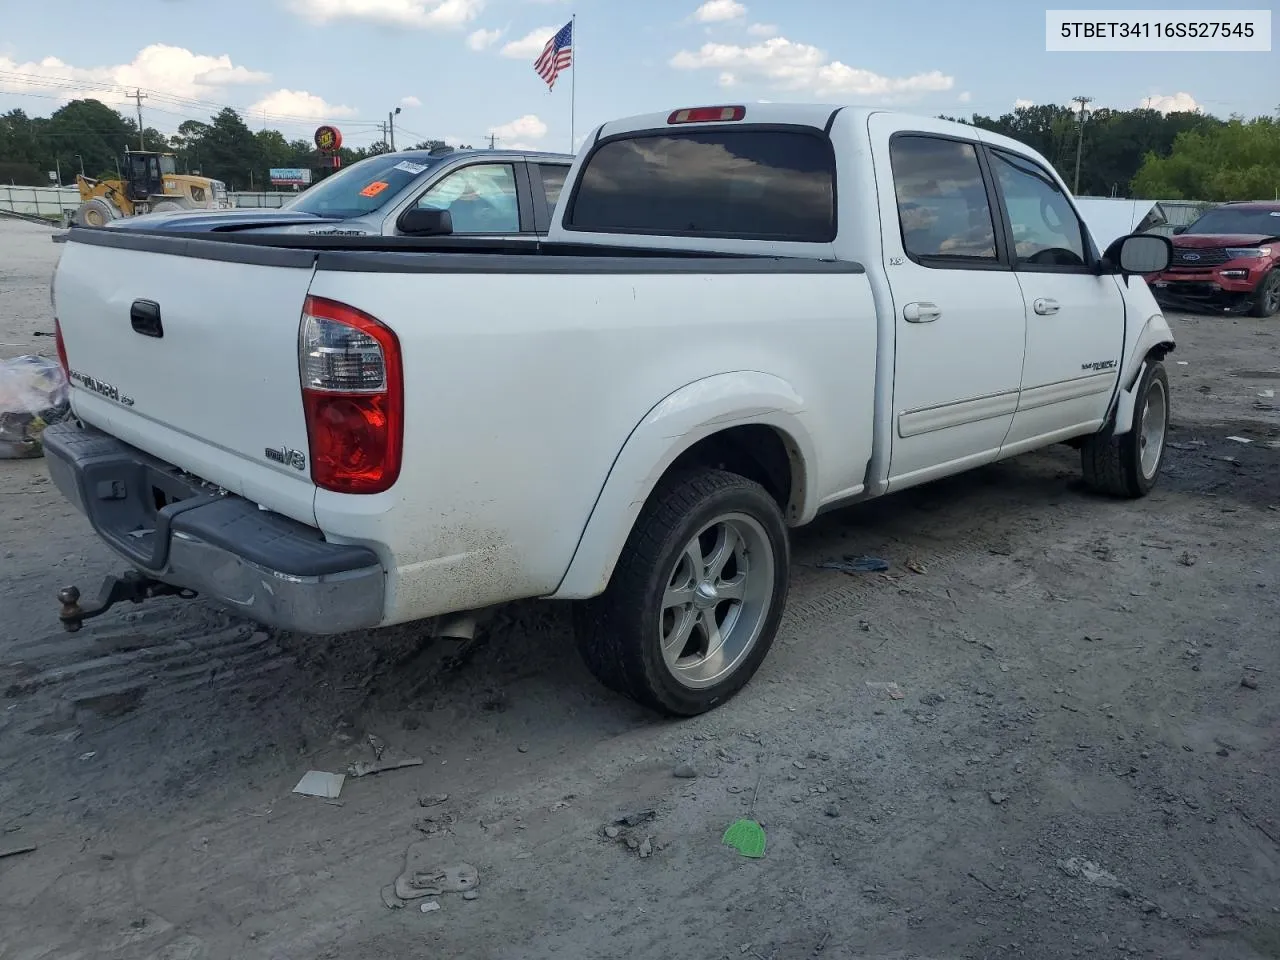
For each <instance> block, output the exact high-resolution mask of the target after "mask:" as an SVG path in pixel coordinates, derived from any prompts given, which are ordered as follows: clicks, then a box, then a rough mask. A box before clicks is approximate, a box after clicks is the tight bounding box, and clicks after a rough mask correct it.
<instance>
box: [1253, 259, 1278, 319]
mask: <svg viewBox="0 0 1280 960" xmlns="http://www.w3.org/2000/svg"><path fill="white" fill-rule="evenodd" d="M1277 313H1280V267H1277V268H1273V269H1272V271H1271V272H1270V273H1268V274H1267V275H1266V276H1265V277H1263V278H1262V282H1261V283H1259V284H1258V295H1257V296H1256V297H1255V298H1254V300H1253V306H1252V307H1250V308H1249V316H1251V317H1257V318H1258V319H1260V320H1265V319H1267V318H1268V317H1274V316H1275V315H1276V314H1277Z"/></svg>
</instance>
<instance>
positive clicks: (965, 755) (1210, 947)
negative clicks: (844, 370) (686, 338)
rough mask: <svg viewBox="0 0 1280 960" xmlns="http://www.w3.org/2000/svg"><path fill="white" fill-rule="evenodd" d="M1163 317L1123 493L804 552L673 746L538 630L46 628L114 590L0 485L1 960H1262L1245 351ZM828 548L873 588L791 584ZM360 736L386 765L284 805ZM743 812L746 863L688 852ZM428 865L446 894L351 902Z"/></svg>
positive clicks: (37, 305) (14, 324)
mask: <svg viewBox="0 0 1280 960" xmlns="http://www.w3.org/2000/svg"><path fill="white" fill-rule="evenodd" d="M48 234H49V231H47V230H44V229H42V228H39V227H35V226H29V225H26V224H13V223H3V222H0V356H13V355H16V354H19V353H23V352H43V353H46V354H51V353H52V352H53V344H52V341H51V340H50V339H47V338H39V337H36V336H35V335H36V334H37V333H38V332H47V331H49V330H51V327H52V322H51V317H50V315H49V301H48V291H47V283H48V279H49V275H50V273H51V271H52V268H53V265H54V262H55V259H56V256H57V252H58V250H59V249H60V248H59V247H58V246H56V245H54V244H51V243H50V242H49V240H48ZM1172 322H1173V324H1174V327H1175V333H1176V335H1177V337H1178V341H1179V347H1178V350H1177V351H1176V352H1175V354H1174V355H1173V356H1172V357H1171V358H1170V360H1169V375H1170V380H1171V383H1172V389H1173V404H1174V426H1173V434H1172V438H1171V439H1172V444H1171V450H1170V452H1169V455H1168V460H1167V472H1166V474H1165V476H1164V478H1163V480H1162V483H1161V486H1160V487H1159V488H1158V490H1157V491H1156V492H1155V493H1153V495H1152V496H1150V497H1149V498H1147V499H1146V500H1144V501H1142V502H1140V503H1115V502H1110V501H1106V500H1101V499H1097V498H1094V497H1091V496H1089V495H1087V494H1085V493H1083V492H1082V491H1081V490H1080V489H1079V486H1078V482H1077V478H1078V475H1079V471H1078V467H1077V462H1076V457H1075V455H1074V454H1073V452H1072V451H1070V450H1068V449H1066V448H1057V449H1054V450H1051V451H1048V452H1044V453H1040V454H1035V455H1031V456H1026V457H1022V458H1019V459H1017V460H1014V461H1011V462H1008V463H1004V464H999V465H996V466H993V467H991V468H988V469H984V470H980V471H977V472H975V473H973V474H970V475H967V476H965V477H961V478H956V479H953V480H950V481H944V482H942V483H938V484H935V485H932V486H929V487H926V488H922V489H918V490H914V491H910V492H907V493H905V494H902V495H900V496H897V497H893V498H889V499H886V500H882V501H877V502H875V503H872V504H867V505H864V506H862V507H859V508H855V509H851V510H846V511H842V512H839V513H836V514H832V515H830V516H827V517H823V518H822V519H821V520H820V521H819V522H817V523H816V524H814V525H813V526H812V527H810V528H807V529H805V530H803V531H799V532H798V534H797V536H796V545H795V556H796V561H797V566H796V572H795V575H794V582H793V584H792V600H791V605H790V608H789V614H788V616H787V618H786V620H785V622H784V626H783V628H782V632H781V634H780V636H779V640H778V643H777V645H776V646H775V648H774V651H773V652H772V654H771V655H770V657H769V659H768V661H766V663H765V666H764V668H763V669H762V670H761V672H760V674H759V675H758V676H757V678H756V680H755V681H754V682H753V683H752V684H751V685H750V686H749V687H748V688H747V690H746V691H744V693H743V694H741V695H740V696H739V697H737V698H736V699H735V700H733V701H732V702H730V703H729V704H727V705H725V706H724V707H722V708H720V709H719V710H716V711H715V712H713V713H712V714H710V715H708V716H705V717H701V718H698V719H695V720H691V721H686V722H680V723H671V722H664V721H659V720H656V719H655V718H653V717H652V716H650V715H648V714H646V713H644V712H642V711H640V710H639V709H637V708H635V707H634V706H632V705H630V704H628V703H627V702H625V701H622V700H619V699H618V698H616V697H613V696H612V695H610V694H608V693H606V692H604V691H603V690H602V689H601V688H599V687H598V686H597V685H596V684H595V683H594V682H593V681H592V680H591V678H590V677H589V676H588V674H587V673H586V671H585V669H584V668H583V667H582V666H581V665H580V663H579V662H578V660H577V657H576V655H575V653H574V651H573V647H572V644H571V641H570V638H569V636H568V633H567V617H566V611H565V610H564V609H562V608H560V607H557V606H551V605H537V604H517V605H513V606H512V607H510V608H509V609H505V610H503V611H502V612H501V614H500V615H499V616H498V618H497V619H496V620H495V622H494V623H493V624H492V626H491V628H490V630H489V631H488V632H487V642H485V643H483V644H482V645H480V646H479V647H478V649H475V650H472V651H468V652H467V653H468V654H469V655H467V656H454V655H453V654H455V653H457V651H454V650H450V649H444V648H442V647H441V646H440V645H439V644H435V645H433V644H429V643H424V642H422V638H421V637H420V636H419V635H417V633H416V632H415V631H414V630H413V629H409V628H397V629H393V630H386V631H379V632H375V633H367V634H359V635H352V636H345V637H338V638H327V639H316V638H306V637H296V636H290V635H286V634H275V633H267V632H263V631H260V630H257V629H255V628H254V627H253V626H251V625H249V624H246V623H244V622H242V621H238V620H236V619H235V618H234V617H232V616H230V615H229V614H226V613H224V612H222V611H221V610H219V609H216V608H213V607H211V606H207V605H205V604H204V603H202V602H201V601H194V602H180V601H156V602H152V603H149V604H147V605H144V606H141V607H137V608H130V609H123V610H120V609H119V608H117V611H112V612H111V613H110V614H108V615H106V616H104V617H102V618H100V619H98V620H95V621H91V622H90V623H89V624H87V625H86V626H85V628H84V630H83V631H81V632H80V633H78V634H65V633H62V632H60V630H59V629H58V626H57V622H56V614H57V607H56V603H55V601H54V595H55V593H56V591H57V588H58V587H59V586H62V585H64V584H66V583H77V584H79V585H81V586H82V587H86V586H87V587H89V588H91V589H93V588H96V583H97V579H98V578H99V577H101V576H102V575H103V574H105V573H108V572H116V571H118V570H119V569H120V564H119V563H118V562H117V561H115V560H114V559H113V558H112V557H111V556H110V555H109V554H108V552H107V551H106V550H105V548H103V547H102V546H100V545H99V543H98V541H97V540H96V539H95V537H94V536H93V535H92V533H91V531H90V529H89V527H88V524H87V523H86V522H85V521H84V520H83V519H81V518H80V517H79V516H78V515H76V514H74V513H73V512H72V510H71V508H70V507H69V506H68V505H67V504H66V503H64V502H63V500H62V499H61V498H60V497H59V495H58V494H57V492H56V491H55V490H53V489H52V486H51V484H50V483H49V482H48V481H47V479H46V476H45V471H44V467H43V465H42V463H41V462H40V461H26V462H17V461H5V462H0V555H2V556H3V566H2V567H0V570H2V572H3V573H2V575H3V584H2V585H0V692H2V695H3V697H4V702H3V708H4V709H3V710H2V711H0V854H2V853H4V852H5V851H6V850H13V849H16V848H21V847H24V846H30V845H35V846H36V849H35V850H34V851H32V852H29V853H25V854H19V855H15V856H12V857H3V858H0V957H4V958H10V957H12V958H22V960H37V958H58V960H76V958H89V957H94V958H97V957H110V958H116V957H120V958H130V960H162V958H163V960H194V958H224V957H225V958H233V957H234V958H258V957H262V958H273V960H274V958H298V960H304V958H306V960H312V958H330V957H332V958H343V960H362V958H385V957H390V956H395V957H408V956H420V955H432V956H448V957H467V958H472V957H475V958H512V960H514V958H522V960H536V958H557V960H559V958H564V957H594V958H611V957H619V958H622V957H626V958H628V960H641V958H654V960H670V958H672V957H699V958H701V957H706V958H718V957H734V958H738V957H748V958H755V960H786V958H812V957H817V956H820V955H821V956H831V957H842V958H843V957H848V958H855V957H856V958H864V960H870V958H875V960H907V958H912V960H944V958H945V960H953V958H956V960H958V958H975V960H976V958H995V957H1000V958H1004V957H1008V958H1022V957H1025V958H1037V960H1040V958H1043V960H1055V958H1074V957H1090V958H1094V957H1097V958H1126V957H1159V958H1188V960H1189V958H1197V960H1205V958H1223V960H1227V958H1230V960H1259V958H1276V957H1280V801H1277V797H1278V796H1280V792H1278V788H1280V767H1278V764H1277V761H1278V760H1280V650H1278V648H1277V643H1276V637H1277V630H1276V626H1275V624H1276V622H1277V620H1278V619H1280V598H1278V597H1277V594H1276V591H1275V589H1274V584H1275V581H1276V575H1277V573H1278V572H1280V558H1278V557H1277V553H1276V550H1275V543H1276V532H1277V530H1278V529H1280V512H1277V509H1278V508H1280V480H1278V479H1277V474H1276V470H1275V467H1276V463H1277V457H1280V449H1278V448H1280V415H1277V413H1276V410H1275V405H1274V403H1275V402H1274V399H1273V398H1272V397H1271V396H1265V395H1264V394H1266V392H1267V391H1269V390H1274V388H1276V387H1277V386H1278V385H1280V353H1278V351H1280V334H1278V333H1277V327H1276V324H1275V323H1274V322H1271V323H1267V322H1263V321H1253V320H1248V319H1222V318H1208V317H1202V318H1192V317H1182V316H1179V317H1174V318H1172ZM1230 436H1240V437H1245V438H1247V439H1252V440H1254V441H1255V442H1253V443H1250V444H1240V443H1237V442H1235V441H1232V440H1228V439H1227V438H1228V437H1230ZM855 552H856V553H860V554H861V553H867V554H874V555H877V556H881V557H884V558H885V559H887V560H889V561H890V562H891V564H892V570H891V572H890V573H889V574H888V575H885V576H881V575H859V576H848V575H844V574H840V573H832V572H828V571H824V570H819V569H817V568H816V564H817V563H818V562H820V561H821V560H823V559H827V558H830V557H833V556H838V555H841V554H845V553H855ZM885 683H893V684H896V685H897V690H895V691H894V692H893V693H891V692H890V691H889V690H887V689H885V688H884V687H883V684H885ZM897 691H900V692H901V696H902V699H894V696H895V695H896V693H897ZM370 736H374V737H376V738H377V739H378V741H379V743H380V744H386V745H387V750H388V751H389V753H388V754H387V755H392V754H393V753H394V752H395V751H402V752H407V753H409V754H412V755H415V756H417V757H419V758H421V759H423V760H424V761H425V762H424V763H423V764H422V765H420V766H414V767H407V768H403V769H399V770H393V771H389V772H385V773H381V774H379V775H378V776H372V777H364V778H360V779H348V780H347V782H346V784H345V786H344V788H343V790H342V794H341V798H340V799H339V800H336V801H325V800H321V799H314V798H307V797H301V796H296V795H292V794H291V793H290V791H291V789H292V787H293V786H294V784H295V783H296V782H297V780H298V778H299V777H300V776H301V774H302V773H304V772H305V771H307V770H308V769H317V770H334V771H339V770H343V769H345V768H346V765H347V764H348V763H350V762H352V761H356V760H360V759H371V758H372V756H373V752H372V751H373V748H372V746H371V745H370V740H369V738H370ZM690 767H691V768H692V769H688V768H690ZM677 768H683V769H680V770H679V772H680V773H681V774H684V775H688V774H696V776H693V777H689V776H679V777H678V776H675V775H673V774H674V773H675V771H676V770H677ZM441 795H447V799H445V800H443V801H442V802H439V803H433V802H432V801H433V799H435V798H438V797H439V796H441ZM424 804H426V805H424ZM749 812H751V813H752V814H753V815H754V817H755V818H756V819H757V820H759V821H760V822H762V823H763V824H764V827H765V830H766V831H767V834H768V847H767V851H766V854H765V857H764V858H763V859H761V860H748V859H745V858H742V857H739V856H738V855H736V854H735V853H734V852H733V851H732V850H730V849H729V848H727V847H725V846H723V845H722V844H721V834H722V833H723V831H724V830H725V828H726V827H727V826H728V825H729V824H730V823H732V822H733V821H734V820H735V819H737V818H738V817H741V816H746V815H748V813H749ZM622 818H628V819H629V822H630V823H631V824H633V825H630V826H628V825H626V823H623V824H622V825H619V823H618V821H619V820H620V819H622ZM606 827H608V828H609V829H608V831H607V832H606V829H605V828H606ZM614 833H617V836H616V837H615V836H611V834H614ZM628 840H631V841H633V842H634V846H635V849H632V845H631V844H628V843H627V842H626V841H628ZM458 863H466V864H470V865H473V866H474V867H475V868H476V869H477V871H478V874H479V885H478V886H477V887H476V888H475V890H474V891H473V892H472V893H470V894H467V896H469V897H474V898H473V899H464V896H463V894H461V893H458V892H452V893H450V892H445V893H443V894H441V895H440V896H439V897H436V898H434V902H437V903H438V904H439V906H440V909H439V910H438V911H433V912H429V913H424V912H423V911H421V910H420V909H418V906H417V902H416V901H415V902H414V903H410V904H409V905H408V906H406V907H405V908H403V909H388V907H387V906H386V905H384V901H383V891H384V889H385V888H386V887H387V886H388V885H389V884H391V883H392V882H393V881H394V880H395V879H396V877H397V875H399V874H400V873H401V872H402V870H405V869H415V870H426V869H432V868H443V867H448V866H451V865H455V864H458ZM477 894H478V896H477Z"/></svg>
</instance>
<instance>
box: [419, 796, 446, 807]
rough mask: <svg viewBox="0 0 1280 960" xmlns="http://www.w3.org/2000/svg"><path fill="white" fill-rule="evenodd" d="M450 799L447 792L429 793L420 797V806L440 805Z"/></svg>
mask: <svg viewBox="0 0 1280 960" xmlns="http://www.w3.org/2000/svg"><path fill="white" fill-rule="evenodd" d="M448 801H449V795H448V794H447V793H428V794H425V795H424V796H421V797H419V798H418V806H420V807H438V806H440V804H442V803H447V802H448Z"/></svg>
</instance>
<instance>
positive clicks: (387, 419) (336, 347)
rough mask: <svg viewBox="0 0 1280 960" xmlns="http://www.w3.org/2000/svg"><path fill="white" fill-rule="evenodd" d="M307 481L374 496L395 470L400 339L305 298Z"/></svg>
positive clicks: (301, 346)
mask: <svg viewBox="0 0 1280 960" xmlns="http://www.w3.org/2000/svg"><path fill="white" fill-rule="evenodd" d="M298 354H299V357H298V361H299V368H300V372H301V375H302V405H303V408H304V409H305V411H306V417H307V443H308V445H309V447H310V453H311V479H312V480H313V481H314V482H315V484H316V486H318V487H323V488H324V489H325V490H333V491H334V492H336V493H381V492H382V491H383V490H387V489H389V488H390V487H391V485H392V484H394V483H395V482H396V478H397V477H399V475H400V461H401V454H402V451H403V447H404V379H403V376H402V374H401V366H400V341H399V340H397V339H396V335H395V334H394V333H392V332H391V330H390V329H388V328H387V327H386V326H384V325H383V324H381V323H379V322H378V321H377V320H375V319H374V318H373V317H371V316H369V315H368V314H367V313H362V312H361V311H359V310H357V309H355V308H354V307H349V306H347V305H346V304H343V303H337V302H336V301H333V300H325V299H324V298H322V297H307V302H306V305H305V306H304V307H303V313H302V329H301V332H300V337H299V343H298Z"/></svg>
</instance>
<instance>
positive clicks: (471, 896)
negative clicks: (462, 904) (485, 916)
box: [462, 890, 480, 900]
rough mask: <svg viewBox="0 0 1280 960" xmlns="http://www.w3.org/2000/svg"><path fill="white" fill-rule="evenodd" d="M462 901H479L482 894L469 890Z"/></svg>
mask: <svg viewBox="0 0 1280 960" xmlns="http://www.w3.org/2000/svg"><path fill="white" fill-rule="evenodd" d="M462 899H463V900H479V899H480V894H479V893H477V892H476V891H475V890H468V891H467V892H466V893H464V894H463V895H462Z"/></svg>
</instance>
